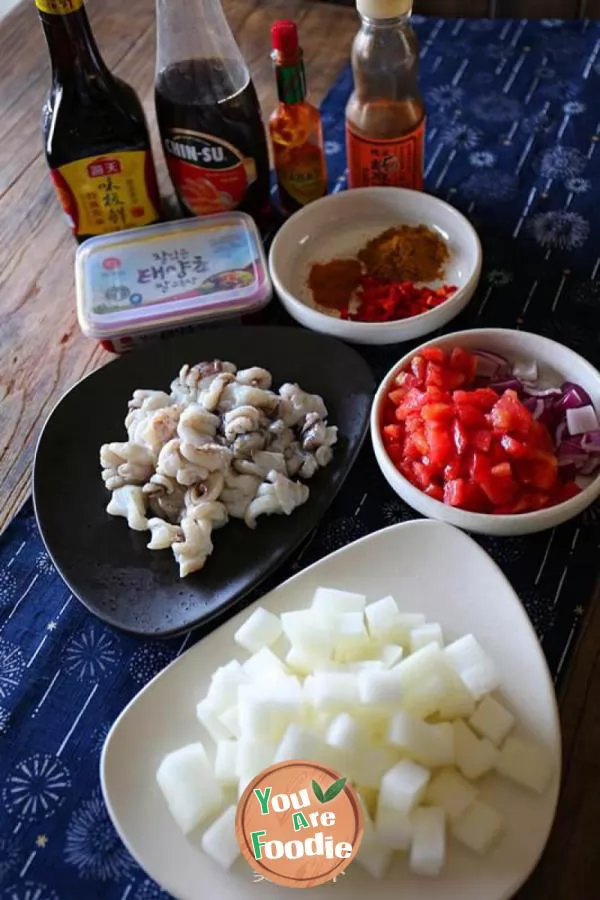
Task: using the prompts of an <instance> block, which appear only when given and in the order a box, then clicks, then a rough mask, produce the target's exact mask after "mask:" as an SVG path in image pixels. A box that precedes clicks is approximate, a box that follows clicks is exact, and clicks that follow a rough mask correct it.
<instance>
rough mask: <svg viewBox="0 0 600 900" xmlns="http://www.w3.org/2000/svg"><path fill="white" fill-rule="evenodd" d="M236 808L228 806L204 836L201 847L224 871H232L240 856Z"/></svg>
mask: <svg viewBox="0 0 600 900" xmlns="http://www.w3.org/2000/svg"><path fill="white" fill-rule="evenodd" d="M235 816H236V808H235V806H228V807H227V809H226V810H225V812H223V813H222V814H221V815H220V816H219V818H218V819H216V821H214V822H213V823H212V825H210V826H209V827H208V828H207V829H206V831H205V832H204V834H203V835H202V840H201V842H200V843H201V847H202V849H203V850H204V852H205V853H206V854H207V856H210V857H211V859H214V861H215V862H217V863H218V864H219V865H220V866H221V868H222V869H225V870H227V869H230V868H231V867H232V865H233V864H234V862H235V861H236V859H237V858H238V856H239V855H240V845H239V844H238V841H237V838H236V835H235Z"/></svg>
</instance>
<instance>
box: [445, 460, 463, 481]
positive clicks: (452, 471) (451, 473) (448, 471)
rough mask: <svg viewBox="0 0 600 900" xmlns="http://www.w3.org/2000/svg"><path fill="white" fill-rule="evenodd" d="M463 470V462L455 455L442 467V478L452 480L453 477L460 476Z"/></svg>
mask: <svg viewBox="0 0 600 900" xmlns="http://www.w3.org/2000/svg"><path fill="white" fill-rule="evenodd" d="M462 470H463V463H462V460H461V459H460V457H458V456H457V457H455V458H454V459H451V460H450V462H449V463H447V465H446V466H445V467H444V478H445V479H446V481H453V480H454V479H455V478H460V476H461V474H462Z"/></svg>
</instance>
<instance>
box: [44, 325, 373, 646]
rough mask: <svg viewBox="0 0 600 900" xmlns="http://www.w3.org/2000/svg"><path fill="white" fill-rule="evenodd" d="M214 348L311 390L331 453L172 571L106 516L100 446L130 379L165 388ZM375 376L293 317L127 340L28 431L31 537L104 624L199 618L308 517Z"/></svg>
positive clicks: (337, 477)
mask: <svg viewBox="0 0 600 900" xmlns="http://www.w3.org/2000/svg"><path fill="white" fill-rule="evenodd" d="M215 358H217V359H224V360H229V361H231V362H233V363H235V364H236V365H237V366H238V367H245V366H250V365H258V366H263V367H264V368H266V369H268V370H269V371H270V372H271V373H272V375H273V384H274V387H275V388H278V387H279V385H280V384H282V383H283V382H286V381H291V382H298V383H299V384H300V386H301V387H302V388H304V390H307V391H309V392H311V393H317V394H320V395H321V396H322V397H323V399H324V401H325V403H326V405H327V409H328V412H329V422H330V423H331V424H332V425H337V426H338V429H339V439H338V443H337V444H336V447H335V453H334V457H333V461H332V462H331V463H330V464H329V465H328V466H327V467H326V468H325V469H321V470H320V471H319V472H318V473H317V474H316V475H315V477H314V478H313V479H311V480H310V481H309V482H308V484H309V486H310V497H309V499H308V501H307V502H306V503H305V504H304V506H301V507H299V508H298V509H297V510H295V512H294V513H293V514H292V515H291V516H289V517H287V516H269V517H263V518H261V519H259V520H258V526H257V528H256V530H255V531H251V530H250V529H248V528H247V527H246V526H245V525H244V524H243V522H239V521H233V522H230V523H229V524H228V525H226V526H225V527H224V528H222V529H219V530H218V531H216V532H215V533H214V535H213V537H214V551H213V553H212V556H210V557H209V559H208V560H207V563H206V565H205V567H204V569H202V570H201V571H200V572H196V573H194V574H193V575H190V576H188V577H187V578H184V579H180V578H179V573H178V567H177V564H176V562H175V560H174V558H173V554H172V552H171V551H170V550H163V551H156V550H148V549H147V548H146V544H147V542H148V533H147V532H144V533H139V532H135V531H131V530H130V529H129V528H128V526H127V522H126V521H125V520H124V519H120V518H115V517H113V516H109V515H108V513H107V512H106V505H107V503H108V500H109V494H108V492H107V491H106V490H105V488H104V484H103V482H102V478H101V470H100V457H99V453H100V446H101V445H102V444H104V443H107V442H109V441H120V440H125V439H126V437H127V433H126V431H125V425H124V419H125V415H126V412H127V402H128V400H129V399H130V397H131V395H132V393H133V391H134V390H135V389H136V388H152V389H156V390H158V389H162V390H167V391H168V390H169V385H170V383H171V381H172V380H173V379H174V378H175V377H176V376H177V374H178V372H179V369H180V368H181V366H182V365H183V363H186V362H188V363H190V364H194V363H196V362H200V361H201V360H204V359H215ZM374 390H375V383H374V379H373V376H372V374H371V371H370V369H369V368H368V366H367V364H366V363H365V362H364V360H363V359H362V358H361V357H360V356H359V355H358V353H356V351H355V350H352V349H351V348H350V347H347V346H346V345H345V344H342V343H340V342H339V341H336V340H333V339H332V338H329V337H324V336H322V335H319V334H314V333H312V332H310V331H304V330H301V329H299V328H280V327H274V326H271V327H269V326H266V327H263V326H246V327H235V328H214V329H210V330H207V331H206V332H204V333H201V334H195V335H193V334H190V335H185V336H183V337H176V338H175V337H174V338H172V339H170V340H169V341H165V343H164V344H162V345H158V346H157V347H155V348H153V349H151V348H148V349H145V350H143V351H134V352H133V353H130V354H127V355H125V356H123V357H121V358H120V359H118V360H116V361H115V362H111V363H110V364H109V365H107V366H105V367H104V368H102V369H99V370H98V371H96V372H93V373H92V374H91V375H88V376H87V377H86V378H84V379H83V380H82V381H80V382H78V384H76V385H75V386H74V387H73V388H72V389H71V390H70V391H69V392H68V393H67V394H65V396H64V397H63V398H62V400H60V401H59V403H58V404H57V406H56V407H55V408H54V410H53V411H52V413H51V414H50V417H49V418H48V420H47V422H46V424H45V426H44V430H43V432H42V434H41V437H40V439H39V442H38V446H37V450H36V455H35V462H34V473H33V499H34V505H35V513H36V517H37V522H38V526H39V529H40V532H41V534H42V538H43V540H44V543H45V545H46V548H47V550H48V553H49V554H50V556H51V558H52V560H53V562H54V564H55V566H56V568H57V569H58V571H59V572H60V574H61V576H62V577H63V579H64V581H65V582H66V583H67V585H68V587H69V588H70V590H71V591H72V592H73V593H74V594H75V595H76V596H77V597H78V598H79V600H81V602H82V603H83V604H84V605H85V606H87V608H88V609H89V610H90V611H91V612H93V613H94V614H95V615H97V616H98V617H99V618H101V619H103V620H104V621H105V622H108V623H109V624H111V625H115V626H116V627H118V628H122V629H123V630H125V631H129V632H132V633H134V634H139V635H154V636H162V637H167V636H171V635H174V634H177V633H179V632H182V631H185V630H187V629H190V628H193V627H195V626H198V625H201V624H203V623H206V622H207V621H208V620H209V619H211V618H212V617H213V616H215V615H217V614H219V613H222V612H223V611H224V610H226V609H227V608H228V607H230V606H232V605H233V604H234V603H235V602H236V601H239V600H240V599H241V598H242V597H243V596H244V595H245V594H247V593H248V592H249V591H251V590H252V589H253V588H255V587H256V586H257V585H258V584H259V583H260V582H261V581H263V579H264V578H265V577H266V576H267V575H269V574H270V573H271V572H272V571H273V569H275V568H276V567H277V566H279V565H280V564H281V563H282V562H284V560H285V559H286V557H288V556H289V555H290V554H291V553H292V552H293V550H294V549H295V548H296V547H297V546H298V545H299V544H300V543H301V542H302V540H303V539H304V538H305V537H307V536H308V535H309V533H310V532H311V531H312V530H313V528H315V527H316V525H317V524H318V523H319V521H320V519H321V518H322V516H323V514H324V513H325V511H326V509H327V508H328V507H329V505H330V504H331V502H332V500H333V499H334V497H335V496H336V494H337V492H338V491H339V489H340V488H341V486H342V484H343V482H344V479H345V478H346V475H347V474H348V472H349V470H350V468H351V466H352V464H353V462H354V460H355V458H356V455H357V453H358V451H359V449H360V447H361V444H362V442H363V440H364V437H365V434H366V431H367V426H368V421H369V411H370V407H371V402H372V399H373V394H374Z"/></svg>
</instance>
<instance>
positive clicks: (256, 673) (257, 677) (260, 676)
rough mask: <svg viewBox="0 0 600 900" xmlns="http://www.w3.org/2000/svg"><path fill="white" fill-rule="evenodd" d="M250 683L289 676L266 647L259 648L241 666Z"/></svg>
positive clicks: (280, 662) (276, 657) (278, 660)
mask: <svg viewBox="0 0 600 900" xmlns="http://www.w3.org/2000/svg"><path fill="white" fill-rule="evenodd" d="M242 668H243V670H244V672H245V673H246V675H247V676H248V678H250V680H251V681H264V682H267V681H269V679H272V678H278V677H280V676H282V675H289V672H288V671H287V669H286V667H285V666H284V664H283V663H282V661H281V660H280V659H279V657H278V656H276V655H275V654H274V653H273V651H272V650H270V649H269V648H268V647H261V649H260V650H258V651H257V652H256V653H254V654H253V655H252V656H251V657H250V658H249V659H247V660H246V662H245V663H244V665H243V666H242Z"/></svg>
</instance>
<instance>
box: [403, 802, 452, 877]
mask: <svg viewBox="0 0 600 900" xmlns="http://www.w3.org/2000/svg"><path fill="white" fill-rule="evenodd" d="M412 820H413V829H414V831H413V840H412V844H411V848H410V859H409V868H410V870H411V872H414V873H415V875H425V876H428V877H432V878H433V877H435V876H437V875H439V874H440V872H441V871H442V869H443V867H444V862H445V860H446V822H445V816H444V810H443V809H439V808H438V807H435V806H423V807H420V808H419V809H416V810H415V811H414V813H413V816H412Z"/></svg>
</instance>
